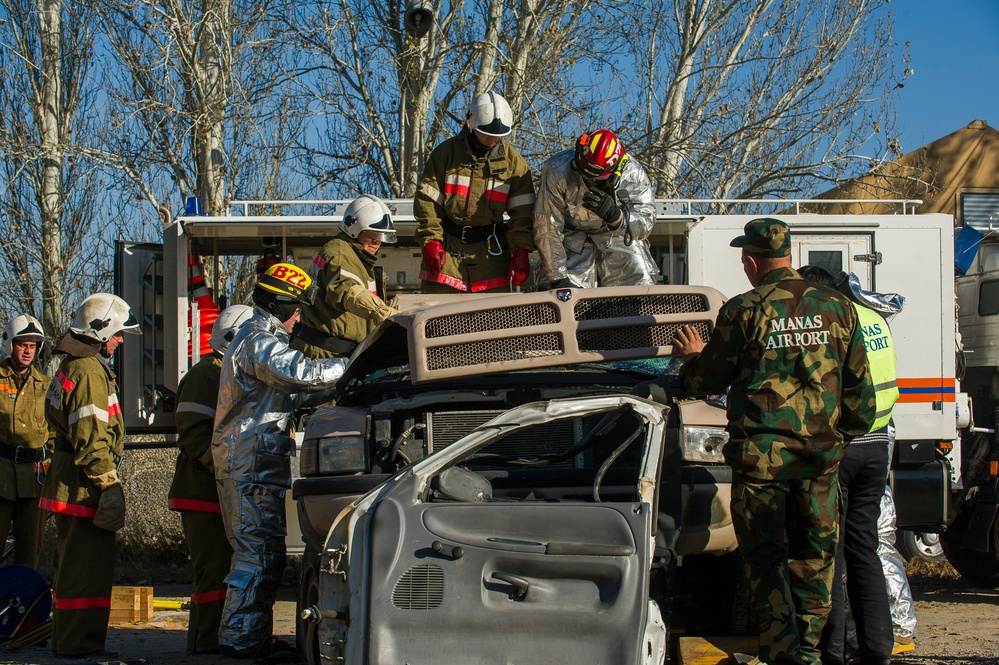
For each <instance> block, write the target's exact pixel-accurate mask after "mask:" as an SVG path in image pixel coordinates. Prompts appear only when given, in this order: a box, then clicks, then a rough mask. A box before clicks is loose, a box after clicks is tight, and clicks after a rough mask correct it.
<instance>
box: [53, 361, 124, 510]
mask: <svg viewBox="0 0 999 665" xmlns="http://www.w3.org/2000/svg"><path fill="white" fill-rule="evenodd" d="M45 418H46V419H47V420H48V422H49V425H50V426H51V427H52V429H53V430H55V434H56V446H55V452H54V453H53V454H52V466H51V467H50V468H49V473H48V476H47V477H46V478H45V485H44V486H43V487H42V498H41V499H40V500H39V502H38V503H39V506H41V507H42V508H44V509H45V510H51V511H52V512H56V513H64V514H66V515H74V516H77V517H93V516H94V513H95V512H96V510H97V503H98V501H99V499H100V495H101V492H100V490H98V489H97V486H96V485H94V483H93V481H92V480H90V479H91V478H95V477H97V476H100V475H103V474H105V473H108V472H110V471H114V470H115V469H117V462H116V459H120V458H121V454H122V451H123V450H124V448H125V421H124V419H123V418H122V415H121V405H120V404H119V402H118V383H117V381H116V380H115V375H114V372H112V371H111V368H110V367H108V366H107V364H106V363H105V362H104V361H103V360H102V359H101V358H100V356H91V357H89V358H78V357H76V356H71V355H66V356H65V357H64V358H63V361H62V363H61V364H60V365H59V370H58V371H57V372H56V375H55V376H54V377H53V378H52V382H51V383H50V384H49V390H48V393H47V394H46V397H45Z"/></svg>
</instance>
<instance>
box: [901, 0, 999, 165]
mask: <svg viewBox="0 0 999 665" xmlns="http://www.w3.org/2000/svg"><path fill="white" fill-rule="evenodd" d="M892 5H893V6H894V7H895V13H896V17H895V32H894V37H895V41H896V42H897V43H899V44H904V43H905V42H909V52H910V55H911V67H912V69H913V73H912V75H911V76H910V77H909V79H908V80H907V81H906V82H905V87H904V88H903V89H902V90H900V91H899V94H898V103H897V109H898V126H899V129H900V130H901V132H900V133H901V137H900V142H901V144H902V149H903V151H904V152H911V151H912V150H915V149H917V148H919V147H921V146H923V145H925V144H927V143H930V142H931V141H935V140H937V139H938V138H941V137H943V136H946V135H947V134H950V133H952V132H955V131H957V130H959V129H961V128H963V127H966V126H967V125H968V124H970V123H971V121H972V120H985V121H986V122H988V123H989V126H990V127H995V128H999V2H996V0H952V1H951V2H941V1H940V0H896V1H895V2H893V3H892Z"/></svg>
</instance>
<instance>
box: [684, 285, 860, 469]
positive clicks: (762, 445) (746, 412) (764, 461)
mask: <svg viewBox="0 0 999 665" xmlns="http://www.w3.org/2000/svg"><path fill="white" fill-rule="evenodd" d="M680 382H681V386H683V388H684V389H685V390H686V391H688V392H689V393H690V394H694V395H706V394H717V393H720V392H722V391H724V390H725V388H726V387H730V390H729V394H728V421H729V424H728V431H729V436H730V440H729V442H728V444H727V445H726V446H725V449H724V453H725V457H726V459H727V461H728V463H729V464H730V465H731V466H732V467H733V469H734V470H735V471H736V472H737V473H741V474H743V475H744V476H746V477H748V478H754V479H762V480H786V479H790V478H814V477H817V476H820V475H823V474H825V473H828V472H830V471H834V470H835V469H836V468H838V465H839V460H840V458H841V456H842V454H843V446H844V445H845V443H847V442H849V441H850V439H852V438H854V437H856V436H860V435H861V434H864V433H866V432H867V431H868V430H869V429H870V426H871V423H873V422H874V412H875V392H874V385H873V383H872V381H871V377H870V371H869V369H868V366H867V357H866V354H865V353H864V338H863V333H862V331H861V328H860V325H859V324H858V322H857V314H856V312H855V311H854V309H853V305H852V304H851V303H850V301H848V300H846V299H845V298H843V297H842V296H840V295H839V294H837V293H836V292H835V291H833V290H831V289H825V288H822V287H817V286H815V285H813V284H811V283H810V282H806V281H805V280H803V279H802V278H801V275H799V274H798V273H797V271H795V270H793V269H791V268H780V269H777V270H774V271H773V272H771V273H770V274H768V275H767V276H766V277H765V278H764V279H763V283H762V284H760V286H759V287H757V288H755V289H753V290H752V291H749V292H747V293H744V294H742V295H740V296H736V297H735V298H732V299H731V300H729V301H728V302H727V303H726V304H725V306H724V307H723V308H722V310H721V312H719V314H718V321H717V323H716V325H715V329H714V332H713V333H712V334H711V339H710V340H709V341H708V343H707V345H706V346H705V347H704V351H703V353H701V354H700V355H699V356H696V357H694V358H692V359H691V360H690V361H689V362H688V363H687V364H686V365H685V366H684V367H683V369H682V370H681V373H680Z"/></svg>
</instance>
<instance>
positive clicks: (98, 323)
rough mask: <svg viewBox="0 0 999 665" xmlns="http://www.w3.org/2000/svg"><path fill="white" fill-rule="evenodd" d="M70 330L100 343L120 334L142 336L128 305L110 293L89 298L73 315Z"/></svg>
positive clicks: (97, 294) (96, 294)
mask: <svg viewBox="0 0 999 665" xmlns="http://www.w3.org/2000/svg"><path fill="white" fill-rule="evenodd" d="M69 329H70V330H72V331H73V332H74V333H76V334H77V335H81V336H83V337H89V338H90V339H93V340H96V341H98V342H106V341H108V340H109V339H111V338H112V337H114V335H115V334H116V333H118V332H127V333H132V334H135V335H139V334H141V331H140V330H139V322H138V321H137V320H136V319H135V316H133V315H132V310H131V309H130V308H129V306H128V303H127V302H125V301H124V300H122V299H121V298H119V297H118V296H116V295H112V294H110V293H95V294H94V295H92V296H87V298H85V299H84V301H83V302H82V303H80V306H79V307H77V308H76V311H75V312H74V313H73V323H72V325H70V326H69Z"/></svg>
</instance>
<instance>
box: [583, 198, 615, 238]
mask: <svg viewBox="0 0 999 665" xmlns="http://www.w3.org/2000/svg"><path fill="white" fill-rule="evenodd" d="M583 207H584V208H586V209H587V210H590V211H592V212H595V213H596V214H597V217H599V218H600V219H602V220H604V222H606V224H607V226H609V227H610V229H611V230H612V231H614V230H616V229H617V228H618V227H619V226H621V220H622V219H624V215H623V213H622V212H621V206H619V205H618V204H617V199H616V197H615V196H614V194H612V193H611V192H606V191H604V190H602V189H597V188H596V187H591V188H590V189H589V190H588V191H587V192H586V194H584V195H583Z"/></svg>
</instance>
